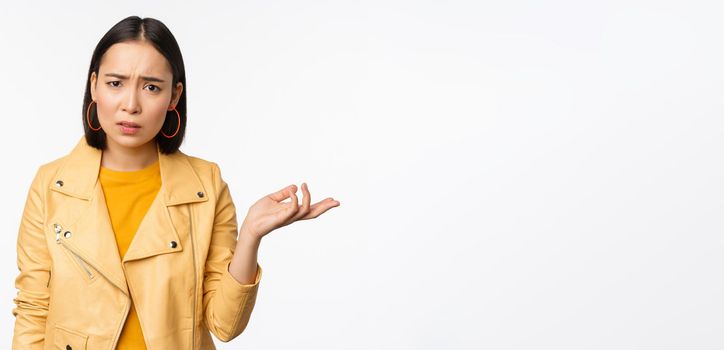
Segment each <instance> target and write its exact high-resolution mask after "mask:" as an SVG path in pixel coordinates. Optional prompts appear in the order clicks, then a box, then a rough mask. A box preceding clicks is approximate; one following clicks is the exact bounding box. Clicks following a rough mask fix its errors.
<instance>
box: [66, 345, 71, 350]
mask: <svg viewBox="0 0 724 350" xmlns="http://www.w3.org/2000/svg"><path fill="white" fill-rule="evenodd" d="M65 350H73V348H71V347H70V345H66V346H65Z"/></svg>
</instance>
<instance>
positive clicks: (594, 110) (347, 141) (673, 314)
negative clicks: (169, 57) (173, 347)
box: [0, 0, 724, 349]
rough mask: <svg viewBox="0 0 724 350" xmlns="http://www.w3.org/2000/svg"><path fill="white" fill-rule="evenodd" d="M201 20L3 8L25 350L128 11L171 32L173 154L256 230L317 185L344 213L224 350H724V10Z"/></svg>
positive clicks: (5, 245)
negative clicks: (25, 266)
mask: <svg viewBox="0 0 724 350" xmlns="http://www.w3.org/2000/svg"><path fill="white" fill-rule="evenodd" d="M199 3H200V2H196V4H194V5H192V4H184V3H182V2H178V1H174V2H163V3H161V2H154V3H151V2H147V1H138V2H134V1H124V2H114V3H113V4H112V3H110V2H86V3H77V4H75V3H69V2H67V1H65V2H48V3H44V4H36V3H31V2H16V3H13V4H11V5H9V4H6V3H3V4H2V5H0V52H1V54H0V102H1V103H0V113H1V114H0V117H1V118H2V132H3V134H2V137H0V148H1V149H2V152H3V153H2V155H3V159H4V161H5V163H4V166H3V168H4V169H3V171H2V173H1V174H2V175H1V176H2V181H3V182H2V184H3V185H4V188H3V195H4V196H5V200H3V202H2V211H0V220H1V222H2V226H3V232H4V234H2V235H0V239H1V240H2V242H1V243H2V244H1V247H0V249H1V251H0V266H1V269H0V280H2V281H3V283H2V284H1V286H0V300H2V302H0V323H1V327H0V338H2V339H3V340H2V342H4V344H6V346H7V347H8V348H9V344H10V341H11V338H12V329H13V322H14V318H13V317H12V314H11V309H12V307H13V306H14V305H13V303H12V298H13V297H14V296H15V293H16V290H15V288H14V278H15V276H16V274H17V265H16V262H15V257H16V254H15V248H16V247H15V243H16V238H17V230H18V227H19V222H20V217H21V214H22V207H23V205H24V200H25V196H26V193H27V190H28V187H29V185H30V181H31V180H32V176H33V175H34V172H35V170H36V169H37V167H38V166H39V165H40V164H42V163H45V162H48V161H51V160H53V159H55V158H58V157H60V156H63V155H65V154H66V153H67V152H69V151H70V150H71V148H72V146H73V145H75V142H76V141H77V140H78V137H79V136H80V135H81V134H82V124H81V122H82V114H81V109H82V98H83V89H84V83H85V81H84V79H85V78H86V74H87V70H88V64H89V62H90V58H91V53H92V51H93V49H94V47H95V45H96V44H97V42H98V40H99V39H100V38H101V36H102V35H103V34H104V33H105V32H106V31H107V30H108V29H109V28H110V27H111V26H112V25H113V24H115V23H116V22H118V21H120V20H121V19H122V18H124V17H126V16H129V15H139V16H142V17H154V18H157V19H159V20H161V21H163V22H164V23H165V24H166V25H167V26H168V27H169V28H170V29H171V30H172V32H173V33H174V35H175V36H176V38H177V40H178V42H179V44H180V46H181V49H182V53H183V55H184V59H185V64H186V71H187V92H188V106H189V111H188V115H189V123H188V129H187V137H186V139H185V143H184V144H183V146H182V150H183V151H184V152H185V153H187V154H190V155H195V156H198V157H202V158H205V159H208V160H212V161H215V162H217V163H219V165H220V166H221V169H222V174H223V176H224V178H225V179H226V180H227V182H228V183H229V186H230V189H231V191H232V196H233V198H234V200H235V203H236V205H237V210H238V211H237V212H238V214H239V215H240V216H242V215H245V213H246V210H247V209H248V207H249V206H250V205H251V204H252V203H253V202H254V201H256V199H258V198H260V197H261V196H263V195H266V194H268V193H270V192H272V191H276V190H278V189H280V188H282V187H284V186H286V185H288V184H291V183H296V184H297V185H298V186H299V185H301V182H302V181H306V182H308V183H309V188H310V191H311V192H312V199H313V200H315V199H316V200H321V199H323V198H325V197H328V196H331V197H334V198H335V199H338V200H339V201H340V202H341V206H340V207H337V208H334V209H332V210H330V211H329V212H327V213H326V214H324V215H322V216H321V217H319V218H318V219H316V220H312V221H304V222H298V223H295V224H293V225H291V226H287V227H284V228H282V229H279V230H278V231H275V232H272V233H271V234H270V235H269V236H267V237H266V238H265V239H264V241H263V242H262V246H261V249H260V255H259V263H260V264H261V265H262V266H264V272H265V274H264V279H263V280H262V282H261V285H260V290H259V297H258V299H257V304H256V307H255V310H254V313H253V315H252V319H251V321H250V323H249V325H248V327H247V329H246V330H245V331H244V333H242V335H240V336H239V337H238V338H236V339H234V340H233V341H232V342H230V343H228V344H224V343H221V342H218V341H217V344H218V346H219V349H722V348H724V338H723V337H722V334H724V282H723V280H722V267H723V266H724V264H723V263H724V254H722V249H723V248H724V237H723V236H722V232H723V229H724V220H722V216H721V213H722V209H724V182H723V181H722V180H723V177H722V176H723V175H724V167H723V166H722V157H721V154H722V146H724V140H723V139H722V136H724V121H723V120H722V110H723V107H724V98H723V96H724V95H723V93H724V91H723V90H724V89H723V86H724V85H723V82H724V74H723V73H724V69H722V65H724V49H723V36H722V34H723V33H724V24H723V23H724V21H722V14H723V10H724V6H722V5H720V4H721V3H720V2H716V1H711V2H697V1H676V2H672V1H599V2H593V1H505V2H503V1H488V2H484V1H469V2H462V1H437V2H433V1H392V0H386V1H359V2H352V1H253V2H252V1H237V2H234V3H226V4H222V3H213V2H207V3H206V4H204V5H200V4H199ZM299 194H300V195H301V191H300V192H299ZM6 346H2V347H6Z"/></svg>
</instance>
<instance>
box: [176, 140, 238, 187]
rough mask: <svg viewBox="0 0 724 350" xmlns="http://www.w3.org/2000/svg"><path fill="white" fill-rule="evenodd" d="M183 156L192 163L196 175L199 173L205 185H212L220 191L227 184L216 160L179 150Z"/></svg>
mask: <svg viewBox="0 0 724 350" xmlns="http://www.w3.org/2000/svg"><path fill="white" fill-rule="evenodd" d="M177 152H178V153H179V154H180V155H181V156H182V157H183V158H185V159H186V160H187V161H188V163H189V164H190V165H191V168H192V169H193V170H194V172H195V173H196V175H198V177H199V179H200V180H201V182H202V183H204V185H207V184H208V185H211V186H213V188H214V189H215V190H216V191H217V192H218V191H220V190H221V189H223V187H224V186H226V182H225V181H224V179H223V178H222V176H221V167H220V166H219V164H218V163H217V162H215V161H212V160H209V159H206V158H202V157H198V156H194V155H189V154H186V153H184V152H182V151H180V150H179V151H177Z"/></svg>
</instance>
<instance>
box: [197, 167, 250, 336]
mask: <svg viewBox="0 0 724 350" xmlns="http://www.w3.org/2000/svg"><path fill="white" fill-rule="evenodd" d="M214 190H215V191H216V193H217V203H216V210H215V215H214V228H213V232H212V235H211V243H210V246H209V253H208V257H207V259H206V264H205V274H204V288H203V289H204V295H203V304H204V320H205V322H206V326H207V327H208V328H209V330H210V331H211V332H212V333H213V334H214V335H215V336H216V337H217V338H218V339H219V340H221V341H223V342H228V341H230V340H232V339H234V338H236V337H237V336H238V335H239V334H241V333H242V332H243V331H244V329H245V328H246V325H247V323H248V322H249V318H250V317H251V312H252V310H253V309H254V304H255V302H256V294H257V290H258V288H259V281H260V279H261V274H262V270H261V266H259V265H258V264H257V263H256V256H257V254H256V252H257V249H258V244H250V242H249V241H248V240H245V239H243V237H242V236H239V240H238V241H237V234H238V232H237V220H236V209H235V206H234V202H233V201H232V198H231V194H230V192H229V188H228V185H227V184H226V182H225V181H224V180H223V179H222V177H221V173H220V170H219V168H218V166H217V165H216V164H214ZM236 252H238V253H236ZM232 257H234V258H235V259H240V258H241V259H244V260H246V261H248V262H249V266H250V267H251V268H253V270H252V271H253V274H250V276H253V277H249V278H248V279H246V278H245V279H243V281H244V282H248V283H241V282H239V281H238V280H236V279H235V278H234V276H232V274H231V273H230V272H229V264H230V263H231V261H232Z"/></svg>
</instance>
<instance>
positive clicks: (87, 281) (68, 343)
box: [13, 16, 340, 350]
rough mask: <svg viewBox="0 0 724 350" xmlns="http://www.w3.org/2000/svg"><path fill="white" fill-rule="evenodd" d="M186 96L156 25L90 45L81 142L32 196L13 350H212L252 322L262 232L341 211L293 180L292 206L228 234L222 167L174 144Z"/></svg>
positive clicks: (45, 171) (262, 209)
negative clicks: (299, 191) (92, 47)
mask: <svg viewBox="0 0 724 350" xmlns="http://www.w3.org/2000/svg"><path fill="white" fill-rule="evenodd" d="M185 89H186V79H185V73H184V64H183V59H182V57H181V51H180V49H179V47H178V44H177V43H176V40H175V39H174V37H173V35H172V34H171V32H170V31H169V30H168V28H166V26H165V25H164V24H163V23H161V22H159V21H158V20H155V19H152V18H144V19H141V18H139V17H136V16H132V17H128V18H126V19H124V20H122V21H120V22H119V23H117V24H116V25H115V26H113V28H111V29H110V30H109V31H108V33H106V34H105V36H104V37H103V38H102V39H101V40H100V42H99V43H98V45H97V47H96V49H95V51H94V52H93V57H92V59H91V64H90V69H89V71H88V80H87V85H86V93H85V100H84V104H83V125H84V130H85V135H84V136H83V137H81V138H80V139H79V141H78V143H77V145H76V146H75V148H74V149H73V150H72V151H71V152H70V153H69V154H67V155H65V156H64V157H61V158H58V159H56V160H54V161H52V162H49V163H46V164H43V165H41V166H40V167H39V169H38V170H37V172H36V175H35V177H34V179H33V181H32V184H31V186H30V190H29V192H28V196H27V200H26V204H25V208H24V211H23V216H22V220H21V223H20V229H19V233H18V242H17V243H18V244H17V251H18V257H17V262H18V268H19V270H20V273H19V275H18V277H17V279H16V281H15V284H16V287H17V289H18V294H17V297H16V298H15V299H14V302H15V304H16V307H15V308H14V309H13V315H14V316H15V317H16V320H15V330H14V337H13V348H14V349H50V348H54V349H55V348H59V349H67V350H69V349H75V350H79V349H153V350H156V349H215V346H214V343H213V341H212V339H211V336H210V333H213V334H214V335H215V336H216V337H217V338H218V339H220V340H221V341H224V342H228V341H230V340H231V339H234V338H235V337H236V336H238V335H239V334H240V333H241V332H242V331H243V330H244V328H245V327H246V325H247V323H248V321H249V318H250V315H251V312H252V310H253V308H254V303H255V300H256V294H257V290H258V287H259V281H260V279H261V275H262V269H261V267H260V266H259V265H258V264H257V252H258V249H259V244H260V242H261V239H262V237H264V236H265V235H266V234H268V233H269V232H271V231H273V230H275V229H277V228H279V227H282V226H285V225H288V224H290V223H292V222H295V221H297V220H305V219H312V218H316V217H318V216H319V215H321V214H322V213H324V212H326V211H327V210H329V209H330V208H333V207H336V206H338V205H339V204H340V203H339V202H338V201H335V200H333V199H332V198H326V199H325V200H323V201H320V202H318V203H315V204H313V205H311V204H310V203H311V202H310V195H309V190H308V188H307V186H306V184H305V183H302V186H301V188H302V193H303V198H302V204H301V205H300V204H299V203H298V200H297V196H296V194H295V193H296V191H297V188H296V186H295V185H290V186H287V187H285V188H283V189H281V190H279V191H277V192H274V193H271V194H269V195H268V196H265V197H263V198H261V199H259V200H258V201H257V202H256V203H255V204H254V205H253V206H252V207H251V208H250V209H249V211H248V213H247V216H246V217H245V219H244V221H243V222H242V224H241V227H240V228H239V231H238V232H237V219H236V210H235V207H234V203H233V201H232V198H231V195H230V192H229V188H228V186H227V183H226V182H225V180H224V179H223V178H222V177H221V173H220V170H219V167H218V165H217V164H216V163H214V162H210V161H206V160H203V159H201V158H197V157H193V156H188V155H186V154H184V153H183V152H181V151H180V150H179V146H180V145H181V142H182V140H183V136H184V131H185V127H186V93H185V91H186V90H185ZM287 198H290V201H289V202H286V201H285V200H286V199H287ZM237 237H238V238H237Z"/></svg>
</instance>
